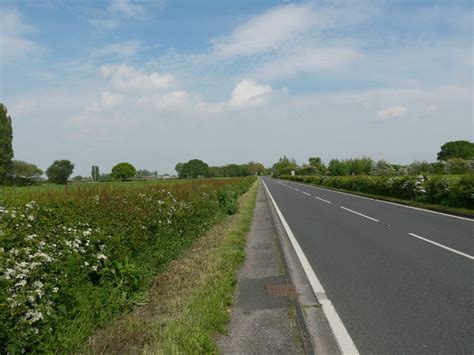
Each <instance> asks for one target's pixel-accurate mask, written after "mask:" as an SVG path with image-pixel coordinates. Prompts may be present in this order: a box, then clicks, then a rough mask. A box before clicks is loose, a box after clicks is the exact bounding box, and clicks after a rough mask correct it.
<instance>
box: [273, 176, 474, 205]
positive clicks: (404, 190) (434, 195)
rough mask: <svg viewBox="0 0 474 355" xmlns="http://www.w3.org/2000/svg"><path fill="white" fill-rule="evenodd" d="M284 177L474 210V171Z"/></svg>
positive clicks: (285, 177)
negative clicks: (430, 173) (428, 173)
mask: <svg viewBox="0 0 474 355" xmlns="http://www.w3.org/2000/svg"><path fill="white" fill-rule="evenodd" d="M281 178H283V179H287V180H293V181H299V182H304V183H309V184H314V185H320V186H326V187H330V188H336V189H343V190H348V191H356V192H363V193H367V194H373V195H378V196H387V197H394V198H398V199H404V200H410V201H416V202H423V203H429V204H436V205H441V206H446V207H455V208H466V209H474V174H466V175H429V176H423V175H418V176H367V175H359V176H282V177H281Z"/></svg>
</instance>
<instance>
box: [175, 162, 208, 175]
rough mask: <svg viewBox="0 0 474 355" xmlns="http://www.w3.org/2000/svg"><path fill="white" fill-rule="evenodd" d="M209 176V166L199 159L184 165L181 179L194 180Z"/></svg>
mask: <svg viewBox="0 0 474 355" xmlns="http://www.w3.org/2000/svg"><path fill="white" fill-rule="evenodd" d="M207 176H209V166H208V165H207V164H206V163H205V162H203V161H202V160H199V159H192V160H190V161H188V162H187V163H185V164H183V167H182V169H181V175H180V177H184V178H193V179H196V178H198V177H207Z"/></svg>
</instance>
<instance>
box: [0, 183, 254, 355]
mask: <svg viewBox="0 0 474 355" xmlns="http://www.w3.org/2000/svg"><path fill="white" fill-rule="evenodd" d="M254 181H255V178H254V177H249V178H230V179H202V180H193V181H191V180H175V181H166V182H161V181H160V182H130V183H111V184H108V183H100V184H87V186H85V184H84V186H83V185H81V184H78V185H72V186H69V187H67V188H65V189H64V188H63V189H55V188H48V186H40V187H36V188H23V187H22V188H5V189H3V190H1V193H2V195H1V196H0V269H1V270H3V272H2V274H1V275H0V353H4V352H10V353H16V352H20V351H26V352H70V351H73V350H74V349H75V348H76V347H77V346H78V344H80V343H81V342H83V341H84V339H85V338H86V337H87V336H88V335H89V334H90V333H91V332H92V331H93V330H94V329H95V328H97V326H99V325H101V324H103V323H104V322H106V321H107V320H109V319H110V318H111V317H113V316H114V315H116V314H118V313H120V312H121V311H122V310H124V309H125V308H127V307H129V306H131V305H133V304H137V303H138V304H139V303H142V302H143V301H144V300H145V299H146V293H145V290H146V286H147V282H148V281H149V280H150V277H151V276H153V275H156V274H157V273H159V272H160V271H162V270H164V268H165V266H166V265H167V263H168V262H169V261H170V260H173V259H174V258H175V257H176V256H178V255H179V254H180V253H181V252H182V251H183V250H184V249H186V248H187V247H188V246H190V245H191V244H192V243H193V241H195V240H196V239H197V238H198V237H199V236H201V235H202V234H203V233H204V232H206V231H207V230H208V229H209V228H210V227H211V226H212V225H213V224H215V223H217V222H218V221H219V220H221V219H222V218H224V217H225V216H226V215H230V214H233V213H235V212H236V210H237V199H238V197H239V196H240V195H241V194H243V193H244V192H245V191H247V190H248V189H249V188H250V186H251V185H252V183H253V182H254Z"/></svg>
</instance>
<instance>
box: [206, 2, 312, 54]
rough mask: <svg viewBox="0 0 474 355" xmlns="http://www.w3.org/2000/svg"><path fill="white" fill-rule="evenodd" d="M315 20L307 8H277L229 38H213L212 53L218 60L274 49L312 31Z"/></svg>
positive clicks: (296, 5) (248, 23)
mask: <svg viewBox="0 0 474 355" xmlns="http://www.w3.org/2000/svg"><path fill="white" fill-rule="evenodd" d="M316 19H317V17H316V16H315V14H314V11H313V9H312V7H311V6H310V5H307V4H290V5H283V6H277V7H275V8H272V9H270V10H268V11H266V12H264V13H263V14H261V15H258V16H255V17H253V18H251V19H250V20H248V21H247V22H245V23H243V24H242V25H240V26H238V27H237V28H235V29H234V31H233V32H232V33H231V34H230V35H229V36H226V37H221V38H217V39H214V40H213V41H212V42H211V43H212V45H213V52H214V54H215V55H217V56H218V57H234V56H246V55H252V54H259V53H262V52H266V51H270V50H274V49H276V48H278V47H279V46H281V45H282V44H283V43H284V42H286V41H288V40H290V39H292V38H294V37H295V36H297V35H298V34H300V33H302V32H304V31H305V30H307V29H309V28H311V27H312V26H313V25H314V24H315V22H316Z"/></svg>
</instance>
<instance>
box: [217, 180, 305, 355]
mask: <svg viewBox="0 0 474 355" xmlns="http://www.w3.org/2000/svg"><path fill="white" fill-rule="evenodd" d="M271 213H272V212H271V210H270V205H269V203H268V201H267V196H266V194H265V189H264V187H263V184H260V187H259V190H258V193H257V202H256V207H255V211H254V217H253V222H252V226H251V230H250V232H249V234H248V235H247V245H246V250H245V254H246V259H245V262H244V264H243V266H242V268H241V270H240V271H239V273H238V286H237V291H236V295H235V303H234V307H233V310H232V313H231V323H230V327H229V332H228V334H227V335H226V336H221V337H220V338H219V339H218V346H219V350H220V352H221V353H224V354H236V353H239V354H288V353H291V354H302V353H312V346H311V344H310V342H309V340H308V336H307V335H306V331H305V326H304V325H303V323H304V322H303V321H302V314H301V307H300V306H299V304H298V300H297V292H296V290H295V287H294V286H293V284H292V282H291V280H290V276H289V273H288V270H287V267H286V264H285V260H284V257H283V255H282V249H281V246H280V241H279V236H278V234H277V230H276V228H275V224H274V222H273V217H272V214H271Z"/></svg>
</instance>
